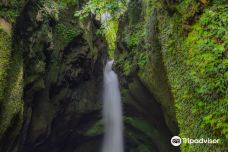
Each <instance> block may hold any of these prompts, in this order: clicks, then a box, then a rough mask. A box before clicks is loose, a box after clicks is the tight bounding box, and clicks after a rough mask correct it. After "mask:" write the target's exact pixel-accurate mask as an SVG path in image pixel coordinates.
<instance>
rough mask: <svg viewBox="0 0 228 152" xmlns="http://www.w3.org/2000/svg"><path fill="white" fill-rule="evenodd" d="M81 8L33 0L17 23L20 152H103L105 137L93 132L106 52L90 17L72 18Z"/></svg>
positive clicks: (97, 118)
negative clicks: (20, 61)
mask: <svg viewBox="0 0 228 152" xmlns="http://www.w3.org/2000/svg"><path fill="white" fill-rule="evenodd" d="M79 4H80V5H81V3H79ZM79 4H74V5H69V6H67V7H63V8H59V7H58V6H57V4H56V3H55V2H53V1H49V0H47V1H42V0H40V1H33V0H31V1H28V3H27V4H26V6H25V7H24V9H23V11H22V13H21V15H20V17H19V19H18V22H17V25H16V31H15V32H16V38H15V39H16V42H17V43H18V44H17V45H18V47H19V49H20V50H19V51H21V52H23V61H24V121H23V127H22V129H21V133H20V147H19V151H21V152H38V151H53V152H62V151H64V152H73V151H77V152H80V151H81V152H83V151H91V150H93V151H97V150H99V144H100V141H101V137H102V133H96V134H92V133H93V132H92V133H91V130H93V127H94V124H95V123H96V122H97V121H98V120H100V119H101V114H100V111H101V98H100V97H101V91H102V76H103V72H102V71H103V65H104V62H105V60H106V50H107V47H106V42H105V40H104V39H103V38H102V37H101V36H100V37H99V36H96V34H95V33H96V30H97V29H98V28H99V24H98V22H97V21H96V20H95V19H94V18H93V17H92V16H91V17H88V18H87V19H85V20H84V21H79V20H78V19H76V18H74V12H75V11H76V10H77V9H78V8H79V7H80V5H79ZM80 24H81V25H80ZM85 31H88V32H90V33H91V35H86V32H85ZM94 52H95V53H94ZM88 145H93V146H88Z"/></svg>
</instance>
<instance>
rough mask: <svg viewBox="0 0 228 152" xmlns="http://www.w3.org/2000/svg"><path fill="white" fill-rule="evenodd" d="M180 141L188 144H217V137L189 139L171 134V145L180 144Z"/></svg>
mask: <svg viewBox="0 0 228 152" xmlns="http://www.w3.org/2000/svg"><path fill="white" fill-rule="evenodd" d="M181 143H184V144H185V143H188V144H218V143H219V139H210V138H206V139H205V138H200V139H191V138H180V137H179V136H173V137H172V138H171V144H172V145H173V146H180V144H181Z"/></svg>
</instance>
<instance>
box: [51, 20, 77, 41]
mask: <svg viewBox="0 0 228 152" xmlns="http://www.w3.org/2000/svg"><path fill="white" fill-rule="evenodd" d="M55 28H56V29H55V30H56V32H57V34H58V36H60V37H61V38H62V39H64V41H67V42H70V41H71V40H72V39H73V38H75V37H77V36H78V35H79V34H80V33H81V31H77V29H75V28H73V27H71V26H70V27H69V26H67V25H65V24H63V23H59V24H57V25H56V27H55Z"/></svg>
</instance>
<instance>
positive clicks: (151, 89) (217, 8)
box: [115, 0, 227, 151]
mask: <svg viewBox="0 0 228 152" xmlns="http://www.w3.org/2000/svg"><path fill="white" fill-rule="evenodd" d="M225 14H227V2H225V1H216V0H215V1H207V0H206V1H198V2H196V1H194V0H186V1H163V0H158V1H157V0H145V1H144V0H132V1H129V3H128V6H127V11H126V13H125V14H124V15H122V17H121V18H120V19H119V31H118V33H117V49H116V54H115V58H116V59H117V62H118V63H117V65H116V68H117V69H118V70H119V71H120V72H119V73H120V75H121V76H122V79H121V81H122V87H123V88H124V89H125V90H124V91H123V96H127V98H126V99H125V102H126V105H127V106H126V107H132V105H133V107H136V106H135V105H137V107H139V106H138V105H141V107H143V108H141V109H139V108H138V109H137V110H135V109H134V110H135V111H143V112H145V111H146V112H145V113H147V117H146V115H144V116H135V115H131V114H130V113H131V109H130V110H128V111H127V115H130V117H133V118H138V117H140V118H141V119H143V120H144V121H146V122H151V123H152V122H154V120H153V121H151V120H150V119H153V118H154V119H155V120H158V119H159V120H162V119H164V124H165V125H166V130H168V129H169V130H170V134H169V135H172V134H174V135H178V134H179V135H180V136H181V137H189V138H202V137H203V138H208V137H209V138H214V139H217V138H219V139H220V141H221V144H220V145H200V144H195V145H187V144H182V147H181V150H182V151H217V150H218V151H225V148H226V146H224V145H226V144H227V143H226V139H227V137H226V130H227V127H226V126H227V122H226V121H227V113H226V112H225V111H227V110H225V109H227V107H226V106H224V104H226V103H227V89H226V88H227V77H226V75H227V72H226V71H227V69H226V68H225V67H226V61H227V45H226V41H227V32H225V31H227V28H226V27H227V26H225V25H226V24H227V20H226V19H225V18H227V15H225ZM135 80H137V82H138V83H135ZM220 80H221V81H220ZM132 84H134V86H143V88H144V90H147V92H148V93H149V94H150V95H151V96H153V97H154V104H155V103H156V105H157V106H156V105H153V104H148V103H147V102H146V101H147V100H146V99H144V97H145V95H143V94H141V93H140V91H139V90H137V91H135V90H133V89H132V87H131V86H132ZM139 84H140V85H139ZM216 84H217V85H216ZM218 85H219V86H220V87H218ZM140 90H141V89H140ZM144 92H145V91H144ZM128 96H130V97H131V98H130V99H129V98H128ZM136 99H137V100H136ZM145 107H146V108H145ZM155 107H156V108H155ZM225 107H226V108H225ZM154 108H155V109H154ZM159 108H160V110H161V111H162V112H161V111H160V112H159V113H160V114H161V113H162V116H160V117H157V116H156V114H155V113H156V112H155V111H156V110H157V109H159ZM145 109H147V110H145ZM212 111H213V112H212ZM153 112H155V113H153ZM177 123H178V127H179V128H180V132H179V133H178V129H177ZM152 126H153V125H152ZM155 126H156V125H155ZM157 126H162V125H159V124H158V125H157ZM158 128H160V127H157V130H158V131H159V129H158ZM147 148H148V146H147ZM149 151H150V150H149Z"/></svg>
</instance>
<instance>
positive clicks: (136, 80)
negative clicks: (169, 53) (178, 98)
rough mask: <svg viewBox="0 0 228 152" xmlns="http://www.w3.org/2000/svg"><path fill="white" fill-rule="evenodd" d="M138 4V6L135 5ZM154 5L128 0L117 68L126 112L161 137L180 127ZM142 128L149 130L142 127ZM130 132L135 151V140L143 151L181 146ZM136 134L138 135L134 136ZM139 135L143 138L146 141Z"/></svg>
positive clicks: (171, 149) (174, 132) (168, 137)
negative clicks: (159, 37) (165, 65)
mask: <svg viewBox="0 0 228 152" xmlns="http://www.w3.org/2000/svg"><path fill="white" fill-rule="evenodd" d="M136 6H137V7H139V8H137V9H135V8H134V7H136ZM152 6H153V5H152V2H151V1H130V2H129V5H128V9H127V12H126V14H124V15H123V16H122V17H121V18H120V23H119V32H118V33H117V49H116V54H115V58H116V61H117V64H116V69H117V71H118V72H119V76H120V82H121V88H122V95H123V102H124V107H126V109H125V110H126V114H125V115H127V116H128V117H130V118H131V119H133V120H134V119H141V120H142V123H146V124H147V125H148V126H149V127H151V128H155V130H156V132H157V133H158V134H159V136H160V137H161V138H164V139H170V137H171V136H172V135H173V134H178V127H177V121H176V114H175V110H174V100H173V96H172V94H171V88H170V85H169V82H168V79H167V76H166V70H165V67H164V64H163V61H162V60H163V59H162V52H161V47H160V42H159V39H158V32H159V31H158V27H157V24H158V18H156V14H157V13H158V12H157V11H158V9H159V8H158V9H155V8H154V7H152ZM136 12H137V15H138V16H139V17H138V18H137V19H135V18H134V17H135V15H134V14H135V13H136ZM156 122H158V123H157V124H156ZM158 128H159V129H158ZM125 130H126V132H128V131H130V130H131V127H130V126H127V127H126V128H125ZM142 131H144V132H146V130H143V128H142ZM130 132H131V134H132V136H131V138H129V139H128V140H129V141H130V143H127V147H128V150H129V151H134V150H133V149H134V148H133V146H132V145H131V144H132V143H134V144H135V146H136V145H137V146H136V147H138V149H140V143H141V144H142V143H144V145H142V146H141V148H142V150H144V151H178V148H177V149H173V147H171V146H170V141H169V140H162V139H161V141H162V142H161V144H159V143H157V142H156V141H155V140H154V139H156V135H154V136H153V135H152V136H150V137H148V138H147V137H143V136H147V135H146V134H145V135H144V134H141V136H140V135H138V134H137V132H134V131H133V130H131V131H130ZM134 136H135V138H136V139H133V138H132V137H134ZM137 137H138V138H137ZM140 137H141V138H143V139H144V140H143V142H141V139H140ZM148 141H152V143H149V142H148ZM131 142H132V143H131ZM128 144H129V145H131V146H129V145H128ZM162 144H163V146H161V145H162ZM164 145H165V146H164ZM136 147H135V148H136ZM161 147H166V148H167V149H162V148H161ZM136 149H137V148H136Z"/></svg>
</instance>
